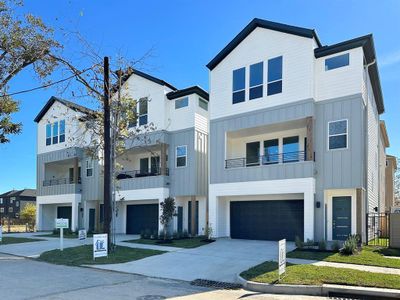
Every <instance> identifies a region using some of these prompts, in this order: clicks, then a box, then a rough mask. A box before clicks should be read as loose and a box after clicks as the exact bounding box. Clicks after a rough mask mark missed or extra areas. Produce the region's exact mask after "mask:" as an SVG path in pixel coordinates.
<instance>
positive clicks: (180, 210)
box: [178, 206, 183, 232]
mask: <svg viewBox="0 0 400 300" xmlns="http://www.w3.org/2000/svg"><path fill="white" fill-rule="evenodd" d="M182 230H183V207H182V206H178V232H182Z"/></svg>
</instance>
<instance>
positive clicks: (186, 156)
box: [175, 145, 188, 168]
mask: <svg viewBox="0 0 400 300" xmlns="http://www.w3.org/2000/svg"><path fill="white" fill-rule="evenodd" d="M179 147H185V149H186V151H185V152H186V155H180V156H178V148H179ZM178 157H185V158H186V159H185V165H184V166H178ZM187 160H188V153H187V145H179V146H176V147H175V168H186V167H187V163H188V161H187Z"/></svg>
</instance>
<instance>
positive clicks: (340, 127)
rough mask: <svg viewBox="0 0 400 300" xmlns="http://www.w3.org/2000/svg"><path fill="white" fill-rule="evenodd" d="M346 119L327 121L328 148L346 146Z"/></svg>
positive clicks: (342, 147) (343, 147)
mask: <svg viewBox="0 0 400 300" xmlns="http://www.w3.org/2000/svg"><path fill="white" fill-rule="evenodd" d="M347 127H348V126H347V120H338V121H332V122H329V123H328V149H329V150H334V149H345V148H347V134H348V128H347Z"/></svg>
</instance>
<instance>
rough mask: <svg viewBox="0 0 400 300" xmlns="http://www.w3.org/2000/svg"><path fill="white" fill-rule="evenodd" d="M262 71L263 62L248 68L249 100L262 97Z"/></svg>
mask: <svg viewBox="0 0 400 300" xmlns="http://www.w3.org/2000/svg"><path fill="white" fill-rule="evenodd" d="M263 69H264V64H263V62H260V63H257V64H254V65H251V66H250V93H249V99H250V100H251V99H256V98H261V97H262V96H263Z"/></svg>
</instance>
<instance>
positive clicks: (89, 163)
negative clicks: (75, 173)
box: [86, 159, 93, 177]
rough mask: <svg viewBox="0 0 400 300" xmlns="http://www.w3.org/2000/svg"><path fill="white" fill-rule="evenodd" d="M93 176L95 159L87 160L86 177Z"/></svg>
mask: <svg viewBox="0 0 400 300" xmlns="http://www.w3.org/2000/svg"><path fill="white" fill-rule="evenodd" d="M91 176H93V160H91V159H88V160H86V177H91Z"/></svg>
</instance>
